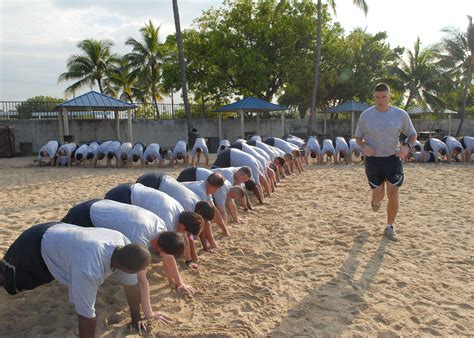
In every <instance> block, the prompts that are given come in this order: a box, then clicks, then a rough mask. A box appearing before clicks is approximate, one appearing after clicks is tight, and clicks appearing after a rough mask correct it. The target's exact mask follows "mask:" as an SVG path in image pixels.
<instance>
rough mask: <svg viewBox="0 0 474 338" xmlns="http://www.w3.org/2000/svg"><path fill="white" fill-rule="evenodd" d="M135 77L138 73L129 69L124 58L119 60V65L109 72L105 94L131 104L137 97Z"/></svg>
mask: <svg viewBox="0 0 474 338" xmlns="http://www.w3.org/2000/svg"><path fill="white" fill-rule="evenodd" d="M137 77H138V72H137V71H136V70H132V69H131V67H130V64H129V63H128V61H127V59H126V58H121V59H120V61H119V65H118V66H117V67H115V68H113V69H112V70H110V73H109V78H108V81H107V86H106V89H105V93H106V94H107V95H110V96H113V97H118V98H120V99H121V100H124V101H128V102H130V103H133V98H134V97H137V96H138V88H137V87H136V86H137Z"/></svg>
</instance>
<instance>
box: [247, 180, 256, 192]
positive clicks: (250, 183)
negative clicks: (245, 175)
mask: <svg viewBox="0 0 474 338" xmlns="http://www.w3.org/2000/svg"><path fill="white" fill-rule="evenodd" d="M244 184H245V189H247V190H249V191H254V190H255V188H256V187H257V184H256V183H255V181H254V180H252V179H250V180H248V181H245V183H244Z"/></svg>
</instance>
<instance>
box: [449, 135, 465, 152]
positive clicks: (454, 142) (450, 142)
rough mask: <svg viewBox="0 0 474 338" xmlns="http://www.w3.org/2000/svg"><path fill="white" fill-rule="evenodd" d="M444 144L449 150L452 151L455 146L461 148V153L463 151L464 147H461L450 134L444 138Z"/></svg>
mask: <svg viewBox="0 0 474 338" xmlns="http://www.w3.org/2000/svg"><path fill="white" fill-rule="evenodd" d="M446 145H447V146H448V149H449V152H452V151H454V149H455V148H456V147H459V148H461V154H462V153H464V148H463V147H462V144H461V142H459V141H458V140H456V139H455V138H454V137H452V136H448V137H447V138H446Z"/></svg>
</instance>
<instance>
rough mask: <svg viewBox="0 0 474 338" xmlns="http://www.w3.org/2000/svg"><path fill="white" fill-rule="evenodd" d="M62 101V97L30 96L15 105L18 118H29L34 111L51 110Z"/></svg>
mask: <svg viewBox="0 0 474 338" xmlns="http://www.w3.org/2000/svg"><path fill="white" fill-rule="evenodd" d="M63 101H64V100H63V99H58V98H54V97H50V96H35V97H31V98H29V99H28V100H26V101H25V102H22V103H20V104H19V105H18V106H17V107H16V109H17V111H18V118H20V119H31V117H32V114H33V113H34V112H52V111H53V109H54V107H56V106H57V105H58V104H59V103H61V102H63Z"/></svg>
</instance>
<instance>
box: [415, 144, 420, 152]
mask: <svg viewBox="0 0 474 338" xmlns="http://www.w3.org/2000/svg"><path fill="white" fill-rule="evenodd" d="M413 148H415V151H421V146H420V145H419V144H415V146H414V147H413Z"/></svg>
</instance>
